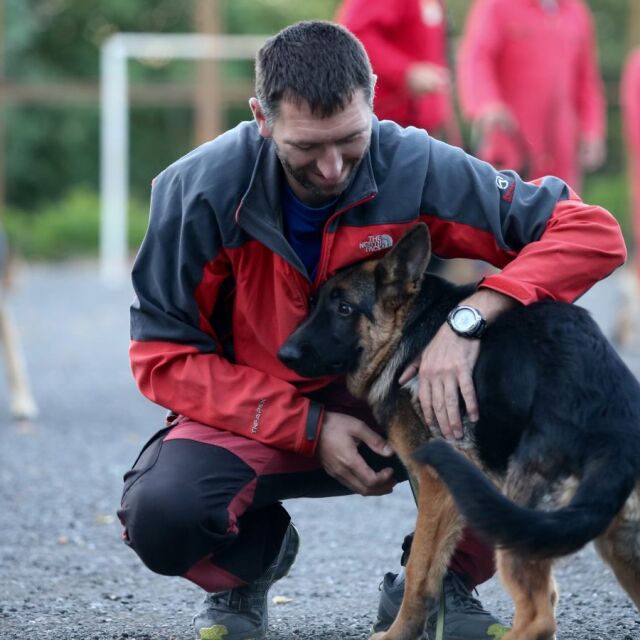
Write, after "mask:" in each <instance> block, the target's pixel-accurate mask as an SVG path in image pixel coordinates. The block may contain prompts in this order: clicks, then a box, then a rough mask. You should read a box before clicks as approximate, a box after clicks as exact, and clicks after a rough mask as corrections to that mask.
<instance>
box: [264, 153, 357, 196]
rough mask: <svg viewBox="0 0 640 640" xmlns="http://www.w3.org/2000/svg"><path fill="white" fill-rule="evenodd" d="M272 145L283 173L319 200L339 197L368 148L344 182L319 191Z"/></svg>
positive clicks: (302, 172) (300, 170) (301, 171)
mask: <svg viewBox="0 0 640 640" xmlns="http://www.w3.org/2000/svg"><path fill="white" fill-rule="evenodd" d="M273 145H274V147H275V150H276V155H277V156H278V159H279V160H280V163H281V164H282V166H283V167H284V170H285V172H286V173H287V174H288V175H290V176H291V177H292V178H293V179H294V180H295V181H296V182H297V183H298V184H299V185H300V186H301V187H303V188H304V189H306V190H307V191H309V192H310V194H311V195H312V196H313V197H314V198H319V199H323V198H325V199H326V198H335V197H336V196H339V195H340V194H341V193H342V192H343V191H344V190H345V189H346V188H347V186H348V185H349V183H350V182H351V179H352V178H353V176H354V175H355V174H356V171H357V170H358V168H359V167H360V163H361V162H362V160H363V158H364V157H365V156H366V155H367V153H368V152H369V147H368V146H367V148H366V150H365V152H364V153H363V154H362V157H361V158H360V159H359V160H358V162H356V164H355V165H354V166H353V168H352V169H351V171H350V172H349V175H348V176H347V178H346V180H344V182H342V183H341V184H340V185H339V186H338V187H336V188H335V189H332V190H331V191H328V190H326V189H321V188H320V187H318V186H317V185H315V184H313V182H311V180H309V179H308V178H307V176H306V175H305V173H304V171H303V170H302V169H295V168H294V167H292V166H291V163H290V162H289V161H288V160H287V159H286V158H285V156H284V154H283V153H282V152H281V151H280V148H279V147H278V145H277V144H276V143H275V141H274V142H273Z"/></svg>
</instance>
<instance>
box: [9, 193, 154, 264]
mask: <svg viewBox="0 0 640 640" xmlns="http://www.w3.org/2000/svg"><path fill="white" fill-rule="evenodd" d="M148 211H149V207H148V205H147V204H146V203H144V204H142V203H141V202H137V201H135V200H133V201H131V202H130V203H129V228H128V243H129V247H130V249H131V250H132V251H134V250H135V249H136V248H137V247H138V246H140V242H141V241H142V238H143V236H144V232H145V231H146V228H147V221H148ZM35 213H36V216H35V220H36V223H35V224H34V215H30V214H28V213H25V212H24V211H22V210H19V209H9V210H8V211H7V216H6V218H5V227H6V231H7V234H8V236H9V241H10V243H11V246H12V247H13V248H14V249H15V250H16V251H17V252H18V253H19V254H20V255H22V256H24V257H25V258H30V259H33V258H37V259H45V260H58V259H61V258H66V257H69V256H91V255H95V253H96V247H97V246H98V233H99V228H100V201H99V198H98V194H97V193H96V192H95V191H92V190H88V189H84V188H74V189H72V190H71V191H69V192H68V194H67V196H65V197H64V198H62V199H61V200H58V201H56V202H52V203H48V204H46V205H43V206H42V207H40V208H38V209H37V210H36V212H35Z"/></svg>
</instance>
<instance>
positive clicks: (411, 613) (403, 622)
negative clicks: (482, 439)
mask: <svg viewBox="0 0 640 640" xmlns="http://www.w3.org/2000/svg"><path fill="white" fill-rule="evenodd" d="M401 457H402V456H401ZM403 460H405V458H404V457H403ZM409 466H411V465H409ZM410 471H411V472H412V473H414V474H415V477H416V478H417V479H418V483H419V490H418V518H417V522H416V530H415V534H414V538H413V542H412V543H411V553H410V555H409V561H408V562H407V568H406V578H405V591H404V598H403V600H402V605H401V607H400V611H399V612H398V615H397V617H396V619H395V621H394V622H393V624H392V625H391V627H390V628H389V630H388V631H386V632H383V633H377V634H375V635H374V636H372V640H374V639H375V640H416V639H417V638H419V637H420V635H421V634H422V632H423V629H424V624H425V619H426V612H427V608H428V607H429V605H431V604H433V603H434V602H435V600H436V598H437V597H438V595H439V592H440V584H441V582H442V578H443V576H444V574H445V573H446V571H447V567H448V566H449V560H450V559H451V556H452V555H453V552H454V550H455V548H456V545H457V544H458V541H459V540H460V536H461V532H462V518H461V516H460V514H459V512H458V510H457V508H456V506H455V503H454V502H453V499H452V498H451V495H450V494H449V492H448V491H447V489H446V486H445V485H444V484H443V483H442V482H441V481H440V479H439V478H438V477H437V476H436V475H435V473H434V472H433V471H432V470H431V469H430V468H428V467H420V468H415V467H414V468H413V469H410Z"/></svg>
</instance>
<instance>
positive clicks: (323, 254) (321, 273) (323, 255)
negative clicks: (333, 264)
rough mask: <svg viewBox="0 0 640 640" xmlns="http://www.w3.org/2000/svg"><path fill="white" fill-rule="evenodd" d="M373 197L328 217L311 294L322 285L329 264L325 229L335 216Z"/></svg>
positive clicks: (373, 195)
mask: <svg viewBox="0 0 640 640" xmlns="http://www.w3.org/2000/svg"><path fill="white" fill-rule="evenodd" d="M375 197H376V194H375V193H370V194H369V195H367V196H366V197H364V198H362V199H361V200H358V201H357V202H354V203H353V204H350V205H349V206H348V207H344V208H343V209H338V211H334V212H333V214H332V215H331V216H329V218H328V219H327V221H326V222H325V223H324V228H323V230H322V246H321V248H320V260H319V262H318V269H317V270H316V277H315V278H314V280H313V283H312V285H311V291H312V292H314V293H315V291H316V290H317V289H318V287H319V286H320V283H322V282H323V280H324V278H325V272H326V270H327V265H328V262H329V253H330V248H331V246H330V245H331V244H333V241H332V242H331V243H329V242H328V235H329V234H328V233H327V229H328V228H329V225H330V224H331V223H332V222H333V220H334V219H335V218H336V217H337V216H339V215H342V214H343V213H345V211H349V210H350V209H353V208H355V207H358V206H360V205H361V204H364V203H365V202H369V201H370V200H373V199H374V198H375ZM333 235H335V234H333Z"/></svg>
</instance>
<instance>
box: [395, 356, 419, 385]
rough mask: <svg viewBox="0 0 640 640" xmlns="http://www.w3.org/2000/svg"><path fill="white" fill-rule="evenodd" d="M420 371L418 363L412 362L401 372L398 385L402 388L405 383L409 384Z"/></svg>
mask: <svg viewBox="0 0 640 640" xmlns="http://www.w3.org/2000/svg"><path fill="white" fill-rule="evenodd" d="M419 371H420V361H419V360H418V361H415V360H414V361H413V362H412V363H411V364H410V365H408V366H407V368H406V369H405V370H404V371H403V372H402V375H401V376H400V378H399V380H398V383H399V384H400V386H402V385H403V384H407V382H409V380H411V379H412V378H415V377H416V376H417V375H418V372H419Z"/></svg>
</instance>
